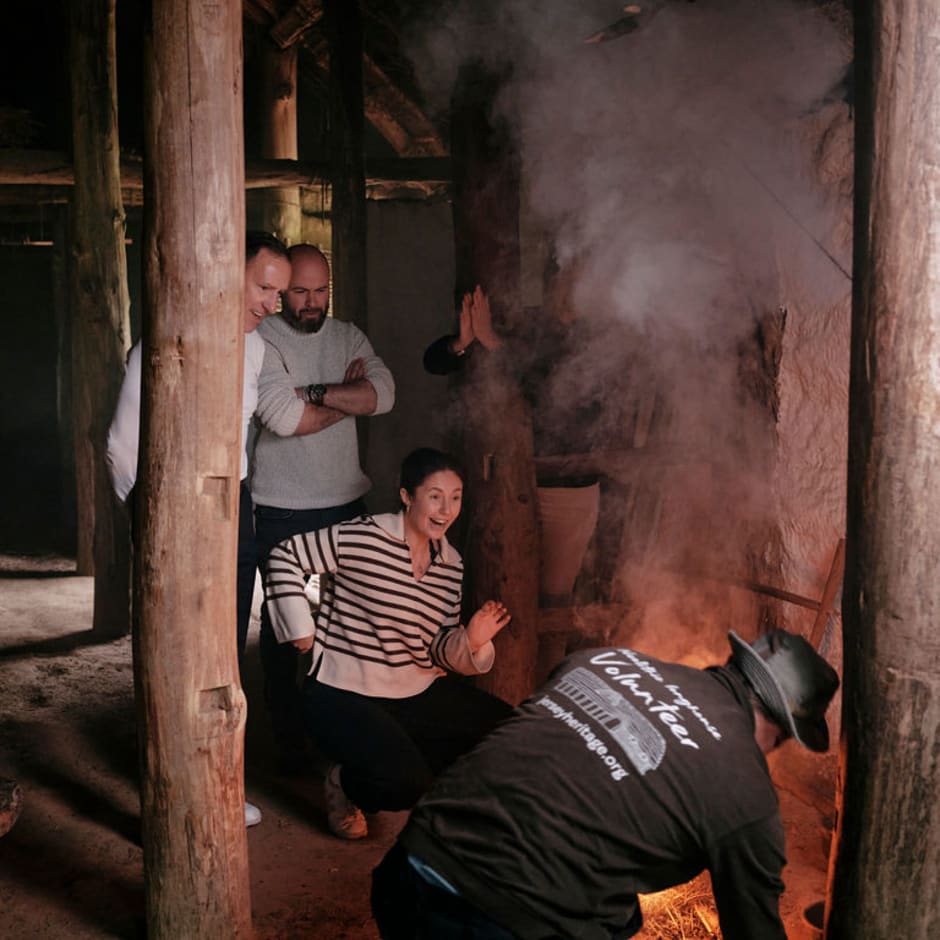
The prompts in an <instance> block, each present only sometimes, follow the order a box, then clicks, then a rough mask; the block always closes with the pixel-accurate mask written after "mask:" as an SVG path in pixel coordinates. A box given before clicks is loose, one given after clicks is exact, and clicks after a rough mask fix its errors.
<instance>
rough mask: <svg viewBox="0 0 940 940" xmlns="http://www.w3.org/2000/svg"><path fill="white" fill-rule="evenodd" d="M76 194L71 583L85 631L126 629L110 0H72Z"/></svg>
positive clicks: (122, 286)
mask: <svg viewBox="0 0 940 940" xmlns="http://www.w3.org/2000/svg"><path fill="white" fill-rule="evenodd" d="M68 10H69V52H70V55H69V60H70V63H71V74H70V85H71V99H72V147H73V151H74V154H75V170H74V172H75V179H76V185H75V186H74V187H73V189H72V209H71V213H70V222H71V225H70V233H69V241H70V246H69V247H70V251H69V257H70V260H71V289H70V292H69V299H70V320H71V341H72V366H73V368H72V424H73V428H74V441H75V450H74V453H75V479H76V508H77V515H78V553H77V554H78V558H77V567H78V572H79V574H91V573H93V574H94V576H95V610H94V621H93V623H94V626H93V629H94V632H95V633H96V634H98V635H101V636H121V635H123V634H125V633H127V632H128V631H129V630H130V562H129V558H130V532H129V523H128V517H127V513H126V511H125V509H124V508H123V507H122V506H121V505H120V504H119V503H118V501H117V499H116V498H115V495H114V491H113V489H112V487H111V480H110V479H109V477H108V468H107V462H106V459H105V455H106V452H107V446H108V426H109V424H110V422H111V415H112V414H113V413H114V406H115V404H116V402H117V397H118V392H119V391H120V388H121V378H122V376H123V374H124V358H125V356H126V354H127V349H128V346H129V345H130V332H131V328H130V316H129V310H130V298H129V295H128V286H127V259H126V257H125V254H124V208H123V205H122V203H121V188H120V174H119V164H118V153H119V145H118V123H117V60H116V54H115V0H72V2H71V3H70V4H69V6H68Z"/></svg>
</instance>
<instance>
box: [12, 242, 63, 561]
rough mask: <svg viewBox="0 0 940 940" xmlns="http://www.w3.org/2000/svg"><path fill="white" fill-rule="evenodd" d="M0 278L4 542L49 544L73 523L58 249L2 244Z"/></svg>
mask: <svg viewBox="0 0 940 940" xmlns="http://www.w3.org/2000/svg"><path fill="white" fill-rule="evenodd" d="M0 278H2V280H3V283H4V284H5V285H6V288H5V290H4V297H3V303H4V317H5V320H6V324H7V326H6V329H5V330H4V336H3V342H2V343H0V492H2V493H3V511H2V520H0V548H2V549H3V550H7V551H10V550H19V551H25V552H32V551H40V550H51V549H53V548H59V547H61V545H62V543H63V541H66V542H67V541H68V537H69V532H70V531H71V529H72V528H74V527H73V526H70V525H69V524H68V522H69V520H66V519H63V518H62V515H63V507H62V504H63V499H62V494H63V490H62V487H61V483H60V479H61V476H62V467H63V463H64V461H63V455H62V454H61V453H60V447H59V438H58V418H57V410H58V405H57V380H56V354H57V350H56V346H57V343H56V335H57V331H56V314H55V299H54V292H53V285H54V278H53V249H52V248H49V247H34V246H29V247H26V246H24V247H8V246H4V247H2V248H0Z"/></svg>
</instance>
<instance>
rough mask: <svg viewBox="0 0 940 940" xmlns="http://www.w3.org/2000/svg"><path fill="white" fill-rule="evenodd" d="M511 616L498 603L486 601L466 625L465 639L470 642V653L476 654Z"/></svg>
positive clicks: (503, 606)
mask: <svg viewBox="0 0 940 940" xmlns="http://www.w3.org/2000/svg"><path fill="white" fill-rule="evenodd" d="M510 620H512V616H511V615H510V613H509V611H508V610H506V605H505V604H503V603H501V602H500V601H487V602H486V603H485V604H484V605H483V606H482V607H481V608H480V609H479V610H478V611H477V612H476V613H475V614H474V615H473V616H472V617H471V618H470V623H468V624H467V639H468V640H469V642H470V650H471V652H474V653H475V652H476V651H477V650H478V649H480V647H481V646H484V645H485V644H487V643H489V641H490V640H492V639H493V637H494V636H496V634H497V633H499V631H500V630H502V629H503V627H505V626H506V624H507V623H509V621H510Z"/></svg>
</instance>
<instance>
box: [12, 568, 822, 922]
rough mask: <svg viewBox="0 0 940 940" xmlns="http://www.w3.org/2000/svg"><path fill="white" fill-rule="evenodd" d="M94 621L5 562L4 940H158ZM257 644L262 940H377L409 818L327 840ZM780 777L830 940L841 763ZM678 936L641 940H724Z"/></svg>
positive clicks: (81, 584) (36, 573) (113, 676)
mask: <svg viewBox="0 0 940 940" xmlns="http://www.w3.org/2000/svg"><path fill="white" fill-rule="evenodd" d="M91 611H92V582H91V580H90V579H88V578H80V577H77V576H75V575H74V565H73V564H72V562H71V561H69V560H68V559H62V558H57V557H38V558H37V557H33V558H29V559H24V558H19V557H15V556H0V778H4V777H6V778H13V779H15V780H16V781H18V783H19V785H20V787H21V789H22V791H23V796H24V805H23V811H22V814H21V816H20V818H19V820H18V822H17V823H16V824H15V825H14V827H13V828H12V830H11V831H10V832H9V833H8V834H7V835H6V836H4V837H3V838H2V839H0V937H3V938H5V940H27V938H28V940H46V938H48V940H58V938H69V940H103V938H128V940H130V938H140V937H143V936H144V928H143V923H144V919H143V865H142V860H141V850H140V839H139V811H138V800H137V791H136V785H135V779H136V761H137V757H136V744H135V725H134V709H133V678H132V665H131V645H130V640H129V639H127V638H125V639H121V640H116V641H112V642H109V643H103V644H96V643H91V642H89V637H90V634H89V627H90V624H91ZM256 638H257V630H256V629H253V630H252V635H251V639H250V640H249V651H248V662H249V668H250V675H249V680H248V684H247V688H246V693H247V696H248V703H249V720H248V731H247V743H246V754H247V791H248V797H249V799H250V800H252V802H254V803H256V804H257V805H258V806H259V807H261V809H262V812H263V814H264V818H263V820H262V822H261V824H260V825H259V826H256V827H254V828H253V829H251V830H249V832H248V847H249V853H250V871H251V895H252V910H253V919H254V926H255V932H256V937H257V938H258V940H295V938H297V940H299V938H316V940H376V938H377V936H378V934H377V932H376V930H375V926H374V924H373V923H372V921H371V918H370V914H369V908H368V886H369V878H370V872H371V869H372V867H373V865H374V864H375V863H376V862H377V861H378V860H379V858H380V857H381V856H382V854H383V853H384V851H385V850H386V848H387V847H388V846H389V845H390V844H391V842H392V841H393V840H394V838H395V835H396V833H397V832H398V830H399V829H400V827H401V825H402V824H403V822H404V820H405V815H404V814H382V815H380V816H377V817H373V818H371V819H370V835H369V837H368V838H367V839H365V840H363V841H361V842H357V843H344V842H340V841H338V840H336V839H335V838H333V837H332V836H330V835H329V834H328V833H327V832H326V829H325V820H324V815H323V809H322V798H321V780H320V776H319V768H317V767H316V765H314V766H313V767H312V768H311V770H310V772H309V774H307V775H305V776H301V777H299V778H285V777H281V776H278V775H277V774H276V773H274V772H273V769H272V760H271V752H270V748H269V746H268V744H267V740H266V733H265V732H266V722H265V715H264V711H263V708H261V707H260V706H259V707H253V706H254V705H255V703H260V702H261V690H260V666H259V664H258V658H257V649H256V647H254V646H252V641H256ZM791 748H794V746H793V745H788V746H787V748H786V749H785V751H787V750H789V749H791ZM794 750H795V749H794ZM773 771H774V776H775V779H776V781H777V783H778V788H779V790H780V794H781V806H782V810H783V815H784V820H785V823H786V826H787V838H788V855H789V859H790V862H789V865H788V868H787V870H786V872H785V873H784V876H785V879H786V882H787V892H786V894H785V896H784V899H783V905H782V909H783V913H784V917H785V922H786V924H787V933H788V936H789V938H790V940H810V938H814V937H817V936H818V933H817V932H816V931H815V930H813V929H811V928H810V927H809V926H808V925H807V924H806V923H805V921H804V918H803V911H804V909H805V908H806V907H807V906H808V905H810V904H812V903H813V902H815V901H818V900H820V899H821V898H822V896H823V892H824V890H825V882H826V865H827V853H828V844H829V832H830V829H831V825H832V805H831V803H832V796H831V794H832V782H833V773H834V766H833V760H832V758H826V759H820V758H814V757H805V758H804V757H802V756H801V755H798V754H795V753H792V754H787V753H783V754H781V755H780V759H776V760H775V763H774V765H773ZM700 919H701V920H702V922H703V923H705V922H706V921H707V919H708V915H707V912H706V913H703V915H702V917H701V918H700ZM659 921H660V919H659V918H657V922H659ZM667 929H668V928H661V929H657V930H650V929H647V930H644V932H643V934H642V935H641V936H642V937H644V938H653V937H663V938H668V937H672V936H676V937H679V936H682V937H687V936H688V937H691V936H701V937H708V936H711V935H712V934H710V933H708V932H702V933H696V934H691V933H684V932H683V933H679V932H676V933H669V932H666V931H667ZM677 929H684V928H677ZM703 929H704V928H703ZM715 936H718V934H715ZM211 940H215V938H211Z"/></svg>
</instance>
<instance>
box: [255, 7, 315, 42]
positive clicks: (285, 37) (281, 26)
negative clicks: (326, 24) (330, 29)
mask: <svg viewBox="0 0 940 940" xmlns="http://www.w3.org/2000/svg"><path fill="white" fill-rule="evenodd" d="M322 19H323V3H322V2H321V0H297V2H296V3H295V4H294V5H293V6H292V7H291V8H290V9H289V10H288V11H287V12H286V13H285V14H284V15H283V16H282V17H281V18H280V19H279V20H278V21H277V22H276V23H275V24H274V25H273V26H272V27H271V30H270V32H269V33H268V35H269V36H270V37H271V39H273V40H274V42H276V43H277V45H278V46H280V48H281V49H289V48H290V47H291V46H292V45H294V43H296V42H297V40H298V39H300V37H301V36H302V35H303V34H304V33H305V32H306V31H307V30H308V29H310V27H311V26H315V25H316V24H317V23H319V22H320V20H322Z"/></svg>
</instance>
